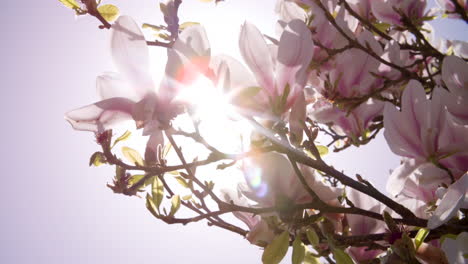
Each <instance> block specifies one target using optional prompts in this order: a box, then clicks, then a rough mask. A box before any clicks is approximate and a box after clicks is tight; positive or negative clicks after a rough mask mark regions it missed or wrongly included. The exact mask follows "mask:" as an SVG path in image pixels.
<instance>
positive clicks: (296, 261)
mask: <svg viewBox="0 0 468 264" xmlns="http://www.w3.org/2000/svg"><path fill="white" fill-rule="evenodd" d="M305 252H306V248H305V246H304V244H303V243H302V241H301V239H300V238H299V236H296V239H294V242H293V253H292V264H301V263H302V262H303V261H304V257H305Z"/></svg>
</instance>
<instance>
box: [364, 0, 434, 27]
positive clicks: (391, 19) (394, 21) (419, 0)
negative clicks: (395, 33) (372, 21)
mask: <svg viewBox="0 0 468 264" xmlns="http://www.w3.org/2000/svg"><path fill="white" fill-rule="evenodd" d="M426 4H427V3H426V0H374V1H372V4H371V8H372V13H373V14H374V16H375V17H376V18H377V19H379V20H380V21H382V22H384V23H388V24H391V25H396V26H402V25H403V22H402V18H403V17H402V15H404V16H406V17H407V18H409V19H411V21H418V20H420V19H421V18H422V17H423V16H424V9H425V8H426Z"/></svg>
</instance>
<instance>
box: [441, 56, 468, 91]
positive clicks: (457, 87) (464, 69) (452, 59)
mask: <svg viewBox="0 0 468 264" xmlns="http://www.w3.org/2000/svg"><path fill="white" fill-rule="evenodd" d="M442 79H443V80H444V82H445V85H447V88H448V89H449V90H450V92H452V93H454V94H467V95H468V63H466V62H465V61H464V60H463V59H461V58H459V57H456V56H447V57H445V58H444V61H443V64H442Z"/></svg>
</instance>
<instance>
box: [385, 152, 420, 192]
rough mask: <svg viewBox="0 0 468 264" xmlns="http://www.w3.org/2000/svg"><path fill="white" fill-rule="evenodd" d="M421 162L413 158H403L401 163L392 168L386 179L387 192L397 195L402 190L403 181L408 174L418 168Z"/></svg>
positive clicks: (404, 181) (403, 186)
mask: <svg viewBox="0 0 468 264" xmlns="http://www.w3.org/2000/svg"><path fill="white" fill-rule="evenodd" d="M420 164H421V163H420V162H419V161H416V160H414V159H404V160H403V163H402V164H401V165H400V166H398V167H397V168H396V169H395V170H393V172H392V174H391V175H390V177H389V179H388V181H387V186H386V189H387V192H388V193H390V194H391V195H392V196H398V195H400V194H401V193H402V192H403V189H404V188H405V183H406V181H407V180H408V178H409V176H410V175H411V174H412V173H413V172H414V171H415V170H416V169H417V168H418V166H419V165H420Z"/></svg>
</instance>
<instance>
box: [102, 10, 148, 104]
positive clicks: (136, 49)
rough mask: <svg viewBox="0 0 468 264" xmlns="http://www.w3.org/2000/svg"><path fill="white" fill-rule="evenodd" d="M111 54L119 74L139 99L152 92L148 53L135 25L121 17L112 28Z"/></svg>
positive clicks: (128, 18) (130, 20) (138, 28)
mask: <svg viewBox="0 0 468 264" xmlns="http://www.w3.org/2000/svg"><path fill="white" fill-rule="evenodd" d="M111 52H112V56H113V58H114V63H115V64H116V67H117V68H118V70H119V72H120V73H121V74H122V75H123V76H124V77H125V78H126V79H127V80H129V81H130V82H131V83H132V85H133V86H132V88H133V89H134V92H135V94H136V95H138V96H139V98H143V96H144V95H145V94H146V93H147V92H148V91H153V90H154V85H153V81H152V78H151V75H150V74H149V72H148V70H149V51H148V46H147V44H146V40H145V37H144V36H143V33H142V32H141V30H140V27H139V26H138V25H137V23H136V22H135V21H134V20H133V19H132V18H131V17H128V16H121V17H119V19H118V20H117V21H116V22H115V24H114V25H113V26H112V36H111Z"/></svg>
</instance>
